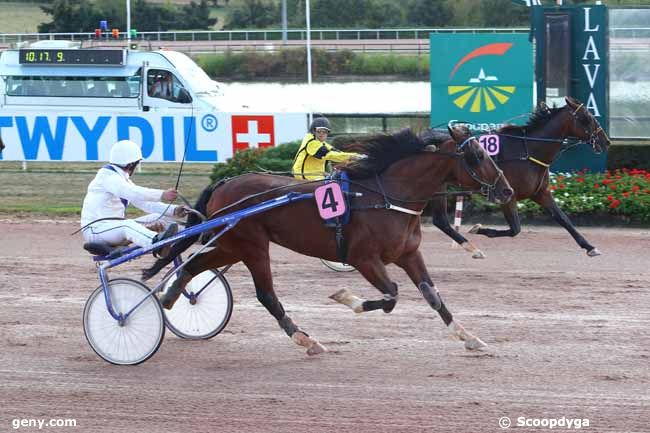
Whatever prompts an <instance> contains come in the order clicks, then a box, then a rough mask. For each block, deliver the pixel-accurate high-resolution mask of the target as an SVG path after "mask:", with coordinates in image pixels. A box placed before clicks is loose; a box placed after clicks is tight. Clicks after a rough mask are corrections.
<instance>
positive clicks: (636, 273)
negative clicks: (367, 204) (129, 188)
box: [0, 219, 650, 433]
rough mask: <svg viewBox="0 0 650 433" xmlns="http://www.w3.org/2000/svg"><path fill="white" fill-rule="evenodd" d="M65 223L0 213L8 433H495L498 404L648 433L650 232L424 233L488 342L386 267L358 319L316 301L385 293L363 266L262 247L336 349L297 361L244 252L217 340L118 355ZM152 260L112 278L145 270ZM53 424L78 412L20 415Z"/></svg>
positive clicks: (315, 329) (461, 314)
mask: <svg viewBox="0 0 650 433" xmlns="http://www.w3.org/2000/svg"><path fill="white" fill-rule="evenodd" d="M76 228H77V225H76V223H75V221H72V220H68V221H62V222H52V221H49V222H48V221H32V220H27V221H22V220H18V219H14V220H3V221H0V233H1V238H0V239H1V242H0V288H1V291H0V329H1V333H0V384H1V386H0V432H3V433H4V432H10V431H29V432H31V431H43V432H66V433H67V432H83V433H86V432H111V433H150V432H151V433H154V432H155V433H167V432H169V433H180V432H183V433H191V432H218V433H222V432H255V433H257V432H259V433H293V432H328V433H343V432H350V433H352V432H386V433H398V432H456V433H462V432H496V431H504V430H502V429H501V428H500V426H499V423H500V422H501V423H502V424H504V423H506V421H505V420H504V419H503V418H502V417H508V418H509V419H510V422H511V427H510V430H514V431H549V428H548V426H549V424H548V423H549V422H550V421H549V420H550V419H554V420H556V422H559V423H561V425H558V426H555V428H553V429H552V431H569V430H571V431H573V430H576V427H581V428H580V430H581V431H590V432H648V431H650V348H649V347H650V338H649V336H650V271H649V268H650V248H649V247H650V232H649V231H648V230H642V229H620V228H618V229H614V228H612V229H609V228H607V229H606V228H583V229H581V231H582V233H583V234H584V235H585V237H586V238H587V239H588V240H589V241H590V242H591V243H592V244H594V245H595V246H597V247H598V248H599V249H600V250H601V251H602V252H603V255H602V256H600V257H596V258H589V257H587V255H586V254H585V253H584V251H583V250H581V249H580V248H579V247H578V246H577V245H576V244H575V242H574V241H573V239H571V238H570V236H569V235H568V233H566V232H565V231H564V230H563V229H561V228H559V227H557V228H555V227H537V226H528V227H524V229H523V231H522V233H521V234H520V235H519V236H518V237H517V238H515V239H510V238H507V239H488V238H485V237H479V236H476V235H468V236H469V237H470V239H471V240H472V241H473V242H475V243H476V244H477V245H478V246H479V247H480V248H481V249H482V250H483V251H484V252H485V253H486V254H487V258H486V259H485V260H475V259H472V258H471V257H470V255H469V254H468V253H466V252H464V251H463V250H461V249H459V248H454V249H452V248H451V246H450V242H451V241H450V240H449V239H448V238H446V237H444V236H443V235H442V234H441V233H440V232H438V231H437V230H436V229H435V228H432V227H425V228H424V240H423V244H422V246H421V249H422V251H423V254H424V256H425V259H426V262H427V265H428V267H429V270H430V272H431V275H432V277H433V280H434V281H435V282H436V284H437V286H438V288H439V290H440V293H441V294H442V296H443V298H444V299H445V301H446V303H447V305H448V307H449V309H450V310H451V312H452V313H453V314H454V315H455V318H456V319H457V320H458V321H459V322H460V323H462V324H463V325H464V326H465V327H466V328H467V329H468V330H469V331H471V332H473V333H475V334H477V335H478V336H479V337H481V338H482V339H483V340H484V341H485V342H486V343H487V344H488V345H489V347H488V349H487V350H486V351H484V352H482V353H472V352H468V351H467V350H465V349H464V348H463V345H462V343H460V342H458V341H455V340H452V339H450V338H449V337H448V336H449V332H448V331H447V329H446V327H445V326H444V325H443V322H442V320H441V319H440V318H439V316H438V315H437V314H436V313H435V312H434V311H432V310H431V308H430V307H429V306H428V304H427V303H426V302H425V301H424V299H423V298H422V297H421V295H420V294H419V292H418V291H417V289H416V288H415V286H413V285H412V283H411V282H410V280H409V279H408V277H407V276H406V274H404V273H403V272H402V271H401V270H400V269H398V268H397V267H394V266H390V267H389V271H390V274H391V276H392V278H393V279H394V281H395V282H397V283H398V285H399V287H400V298H399V302H398V304H397V306H396V308H395V310H394V311H393V312H392V313H391V314H384V313H383V312H381V311H375V312H371V313H365V314H361V315H355V313H353V312H352V311H351V310H349V309H348V308H347V307H345V306H343V305H340V304H337V303H335V302H334V301H332V300H330V299H328V295H330V294H332V293H333V292H335V291H337V290H338V289H340V288H348V289H351V290H353V291H354V292H356V293H357V294H359V295H361V296H363V297H365V298H372V299H378V298H380V297H381V296H380V294H379V292H378V291H376V290H375V289H373V288H371V287H370V285H369V284H368V283H367V282H366V281H365V280H363V278H362V277H361V276H360V275H359V274H358V273H356V272H355V273H335V272H333V271H331V270H329V269H327V268H325V267H324V266H323V265H322V264H321V263H320V262H319V261H318V260H316V259H314V258H310V257H304V256H300V255H297V254H295V253H293V252H291V251H288V250H285V249H282V248H279V247H273V249H272V258H273V271H274V276H275V283H276V291H277V293H278V296H279V297H280V300H281V301H282V302H283V304H284V306H285V309H286V310H287V311H288V313H289V315H290V316H291V317H292V318H293V320H294V321H295V322H296V323H297V324H298V325H299V326H300V327H301V328H303V329H304V330H305V331H307V332H308V333H310V335H312V336H313V337H315V338H317V339H318V340H319V341H320V342H321V343H323V344H324V345H325V346H326V347H327V348H328V349H329V352H328V353H326V354H323V355H319V356H316V357H308V356H307V355H306V354H305V353H304V349H303V348H301V347H299V346H297V345H295V344H294V343H293V342H292V341H291V340H290V339H289V338H288V337H286V335H285V334H284V333H283V332H282V331H281V329H280V328H279V326H278V325H277V322H276V321H275V319H273V318H272V316H271V315H270V314H269V313H268V312H267V311H266V310H265V309H264V308H263V307H262V306H261V305H260V304H259V303H258V301H257V300H256V298H255V289H254V287H253V284H252V280H251V278H250V276H249V274H248V271H247V270H246V268H245V267H244V266H243V265H241V264H238V265H235V266H234V267H233V268H232V269H231V270H229V271H228V272H227V274H226V277H227V278H228V280H229V282H230V285H231V286H232V288H233V292H234V296H235V309H234V313H233V316H232V319H231V321H230V323H229V325H228V327H227V328H226V329H225V330H224V331H223V332H222V333H221V334H220V335H218V336H216V337H215V338H213V339H211V340H208V341H185V340H181V339H179V338H178V337H176V336H175V335H173V334H172V333H171V332H167V333H166V336H165V340H164V341H163V343H162V346H161V348H160V350H159V351H158V352H157V353H156V354H155V355H154V356H153V357H152V358H151V359H149V360H148V361H146V362H144V363H143V364H141V365H138V366H131V367H125V366H114V365H111V364H108V363H107V362H105V361H103V360H102V359H101V358H99V357H98V356H97V355H96V354H95V353H94V352H93V351H92V349H91V348H90V346H89V345H88V343H87V342H86V339H85V337H84V333H83V327H82V312H83V308H84V303H85V301H86V299H87V297H88V296H89V294H90V293H91V291H92V290H93V289H94V288H96V287H97V286H98V284H99V282H98V279H97V273H96V271H95V265H94V264H93V263H92V260H91V258H90V256H89V255H88V254H87V253H86V252H85V251H83V250H82V248H81V245H82V239H81V237H80V236H79V235H75V236H70V233H71V232H73V231H74V230H75V229H76ZM463 230H465V231H466V230H467V227H464V228H463ZM151 260H152V259H151V258H150V257H145V258H142V259H140V260H138V261H135V262H133V263H131V264H128V265H126V266H125V267H122V268H120V267H118V268H116V269H115V270H112V271H111V274H110V275H111V276H112V277H115V276H118V275H119V276H130V277H136V278H137V276H138V270H139V269H140V268H141V267H144V266H145V265H147V264H149V263H151ZM57 419H74V420H75V422H76V426H74V427H70V426H69V427H57V426H52V425H49V426H42V427H41V429H40V430H39V428H38V427H22V428H18V429H16V428H15V427H17V426H18V427H19V425H18V423H20V422H21V421H23V422H25V420H45V422H49V421H50V420H57ZM500 419H501V421H500ZM544 420H545V421H544ZM520 421H523V422H528V423H529V426H525V425H524V426H518V425H517V424H518V423H519V422H520ZM543 422H545V423H546V426H544V425H542V423H543ZM569 422H570V423H571V429H569V428H568V426H569ZM534 423H537V425H533V424H534ZM587 424H588V426H587Z"/></svg>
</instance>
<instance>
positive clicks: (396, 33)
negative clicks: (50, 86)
mask: <svg viewBox="0 0 650 433" xmlns="http://www.w3.org/2000/svg"><path fill="white" fill-rule="evenodd" d="M528 31H529V29H528V28H523V27H521V28H439V29H426V28H425V29H353V30H344V29H338V30H337V29H312V30H311V38H312V39H313V40H368V39H375V40H381V39H428V37H429V33H527V32H528ZM282 34H283V32H282V30H221V31H211V30H200V31H190V30H188V31H171V32H138V33H137V36H136V37H135V38H134V40H137V41H281V40H282ZM305 36H306V31H305V30H302V29H298V30H288V31H287V39H288V40H304V39H305ZM126 38H127V34H126V33H120V36H119V40H121V41H124V40H126ZM46 39H65V40H77V41H78V40H94V41H112V40H115V39H113V37H111V36H110V34H108V33H106V34H105V36H102V37H101V38H96V37H95V33H94V32H86V33H2V34H0V43H2V44H5V45H7V44H12V43H17V42H24V41H40V40H46Z"/></svg>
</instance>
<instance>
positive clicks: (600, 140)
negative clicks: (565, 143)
mask: <svg viewBox="0 0 650 433" xmlns="http://www.w3.org/2000/svg"><path fill="white" fill-rule="evenodd" d="M565 100H566V108H567V109H568V110H570V112H571V115H572V117H573V125H572V131H571V134H573V135H575V136H576V137H577V138H578V139H580V140H582V141H584V142H585V143H588V144H590V145H591V147H592V148H593V150H594V152H596V153H600V152H605V151H607V148H609V145H610V144H611V142H610V141H609V137H608V136H607V133H605V131H604V130H603V128H602V127H601V126H600V123H598V120H596V118H595V117H594V116H593V115H592V114H591V113H590V112H589V110H587V108H586V107H585V106H584V104H582V103H580V102H579V101H577V100H575V99H573V98H569V97H567V98H566V99H565Z"/></svg>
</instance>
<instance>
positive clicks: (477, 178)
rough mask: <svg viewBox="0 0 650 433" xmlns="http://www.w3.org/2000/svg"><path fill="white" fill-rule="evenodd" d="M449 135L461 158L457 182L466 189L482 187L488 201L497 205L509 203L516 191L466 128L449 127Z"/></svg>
mask: <svg viewBox="0 0 650 433" xmlns="http://www.w3.org/2000/svg"><path fill="white" fill-rule="evenodd" d="M449 134H450V135H451V137H452V140H453V141H454V143H455V146H456V152H457V153H458V154H459V156H460V158H461V159H460V165H461V167H462V169H461V170H457V174H456V177H457V179H456V180H457V181H458V182H459V183H460V184H462V185H464V186H466V187H470V188H473V187H476V186H477V185H478V186H480V188H481V191H482V192H483V193H484V194H485V195H486V197H487V198H488V200H490V201H494V202H496V203H507V202H509V201H510V200H511V199H512V197H513V195H514V191H513V190H512V187H511V186H510V184H509V183H508V180H507V179H506V177H505V176H504V175H503V172H502V171H501V170H500V169H499V167H498V166H497V165H496V163H495V162H494V160H493V159H492V158H491V157H490V155H488V154H487V152H486V151H485V149H483V147H482V146H481V145H480V144H479V142H478V140H477V138H476V137H475V136H473V135H472V134H471V132H470V130H469V128H467V127H466V126H463V125H455V126H450V127H449Z"/></svg>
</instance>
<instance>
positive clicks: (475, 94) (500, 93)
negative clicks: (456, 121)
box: [447, 68, 516, 113]
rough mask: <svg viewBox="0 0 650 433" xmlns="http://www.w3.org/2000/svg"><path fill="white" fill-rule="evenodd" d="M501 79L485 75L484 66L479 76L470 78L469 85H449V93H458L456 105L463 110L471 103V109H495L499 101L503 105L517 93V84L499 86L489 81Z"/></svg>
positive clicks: (476, 111)
mask: <svg viewBox="0 0 650 433" xmlns="http://www.w3.org/2000/svg"><path fill="white" fill-rule="evenodd" d="M497 81H499V80H498V78H497V77H495V76H494V75H488V76H486V75H485V72H484V71H483V68H481V71H480V72H479V74H478V77H475V78H470V80H469V85H467V86H448V87H447V93H448V94H449V95H458V97H457V98H456V99H454V105H456V106H457V107H458V108H460V109H461V110H462V109H464V108H465V107H466V106H467V105H468V104H469V111H470V112H472V113H480V112H481V111H483V109H485V111H494V110H496V108H497V105H496V104H497V103H499V104H501V105H503V104H505V103H506V102H508V99H510V96H512V94H513V93H515V90H516V88H515V86H497V85H490V84H489V82H495V83H496V82H497Z"/></svg>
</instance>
